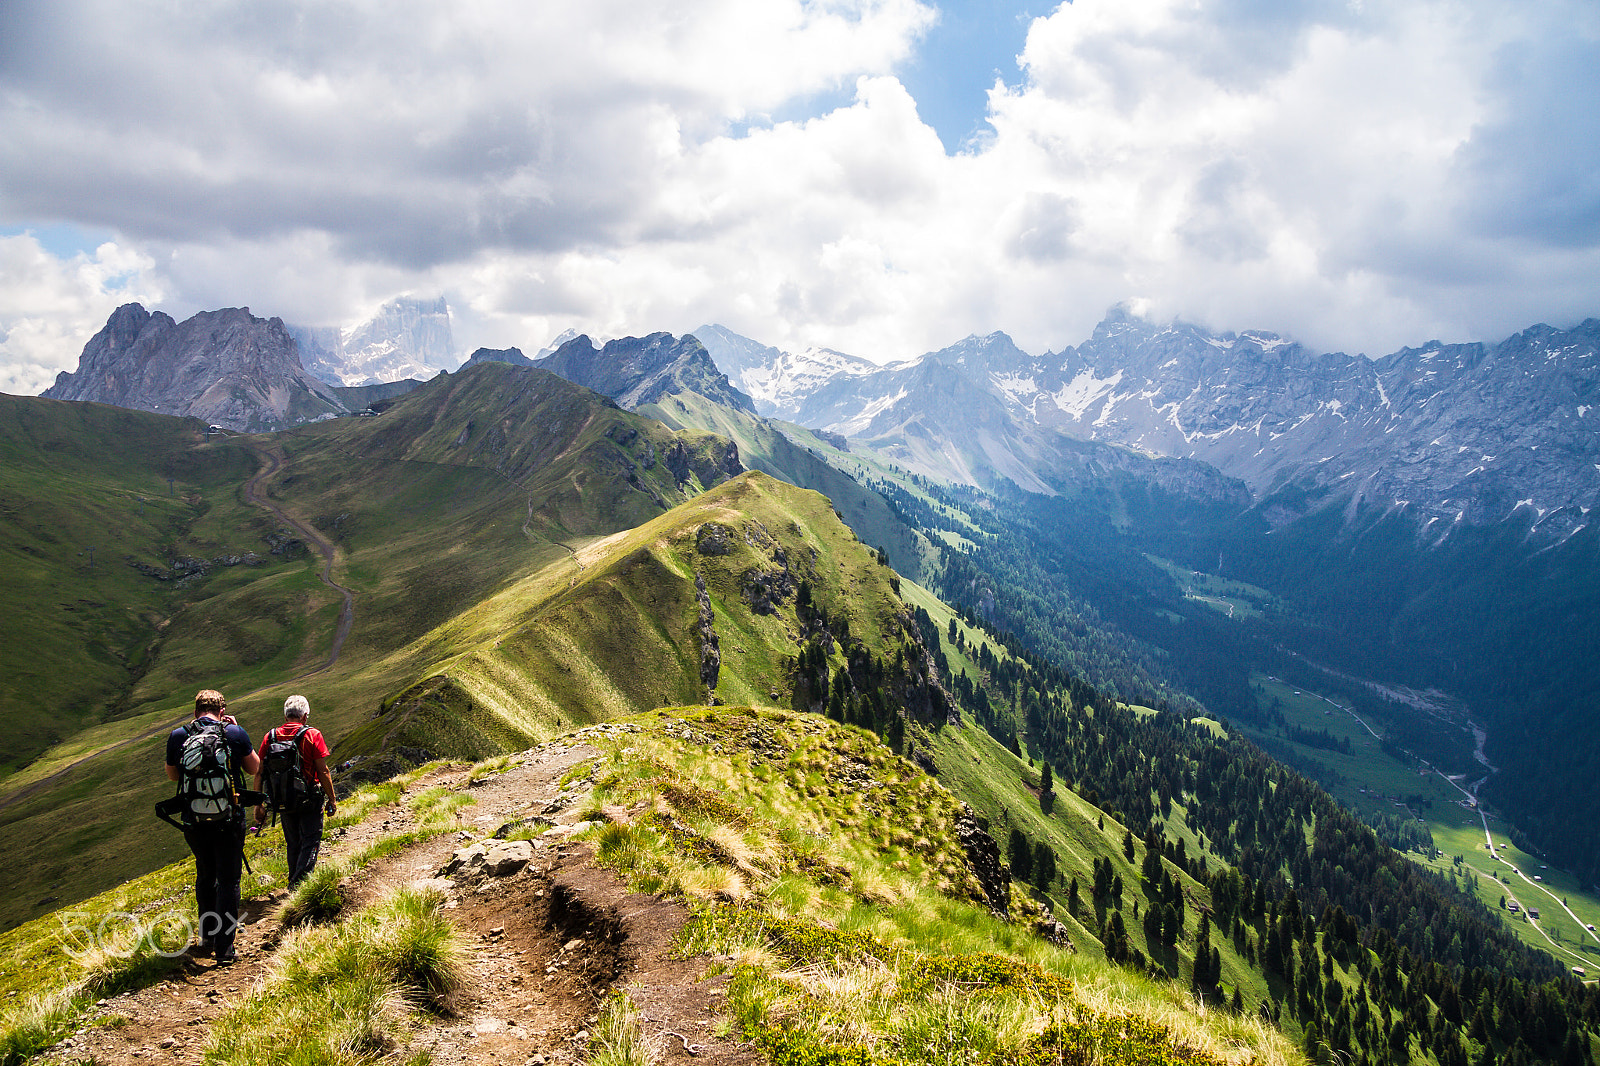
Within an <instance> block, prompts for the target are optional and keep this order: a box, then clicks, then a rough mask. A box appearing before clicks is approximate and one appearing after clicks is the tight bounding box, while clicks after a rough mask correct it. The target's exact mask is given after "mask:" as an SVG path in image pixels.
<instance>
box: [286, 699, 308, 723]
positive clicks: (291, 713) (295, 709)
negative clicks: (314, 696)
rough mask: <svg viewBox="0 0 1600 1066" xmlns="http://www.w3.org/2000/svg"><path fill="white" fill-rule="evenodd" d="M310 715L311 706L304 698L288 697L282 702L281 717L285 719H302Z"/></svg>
mask: <svg viewBox="0 0 1600 1066" xmlns="http://www.w3.org/2000/svg"><path fill="white" fill-rule="evenodd" d="M310 713H311V704H310V703H308V702H307V701H306V698H305V697H304V696H290V697H289V698H288V699H286V700H284V701H283V716H284V717H285V718H304V717H305V716H306V715H308V714H310Z"/></svg>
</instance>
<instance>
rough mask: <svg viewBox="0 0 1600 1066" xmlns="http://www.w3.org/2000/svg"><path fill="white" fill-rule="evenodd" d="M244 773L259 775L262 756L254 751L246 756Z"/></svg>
mask: <svg viewBox="0 0 1600 1066" xmlns="http://www.w3.org/2000/svg"><path fill="white" fill-rule="evenodd" d="M244 772H245V773H247V774H259V773H260V772H261V756H259V755H257V754H256V753H255V752H253V751H252V752H251V753H250V754H249V755H246V756H245V757H244Z"/></svg>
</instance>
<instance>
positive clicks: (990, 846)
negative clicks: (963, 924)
mask: <svg viewBox="0 0 1600 1066" xmlns="http://www.w3.org/2000/svg"><path fill="white" fill-rule="evenodd" d="M956 839H957V840H959V841H960V842H961V849H962V850H963V851H965V852H966V853H967V865H968V866H970V867H971V868H972V873H973V876H974V877H976V878H977V879H978V884H980V885H982V886H983V895H984V898H985V899H987V900H988V901H989V907H990V908H991V909H992V910H995V911H998V912H999V913H1001V914H1008V913H1010V906H1011V875H1010V872H1009V871H1008V870H1007V869H1006V866H1005V863H1003V862H1001V861H1000V845H999V844H997V843H995V839H994V837H992V836H990V835H989V831H988V830H987V829H986V828H985V827H984V826H983V824H982V823H981V822H979V821H978V816H977V815H976V814H974V813H973V812H972V808H971V807H969V806H967V805H966V804H965V803H963V804H962V805H961V813H960V814H959V815H957V816H956Z"/></svg>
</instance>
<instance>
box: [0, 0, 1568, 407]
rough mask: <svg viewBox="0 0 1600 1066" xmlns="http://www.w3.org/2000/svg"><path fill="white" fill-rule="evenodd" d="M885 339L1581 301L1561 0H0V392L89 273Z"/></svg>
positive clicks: (126, 283)
mask: <svg viewBox="0 0 1600 1066" xmlns="http://www.w3.org/2000/svg"><path fill="white" fill-rule="evenodd" d="M405 293H409V294H413V295H418V296H431V295H435V294H438V293H443V294H445V295H446V296H447V297H448V299H449V301H450V304H451V306H452V309H453V311H454V314H455V328H456V336H457V342H458V345H459V346H460V347H461V348H462V349H463V351H464V352H465V351H470V350H471V349H472V348H473V347H476V346H477V345H480V344H481V345H489V346H493V347H504V346H506V345H512V344H515V345H519V346H521V347H523V348H524V349H526V350H533V349H536V348H538V347H540V346H541V345H543V344H544V343H546V342H547V341H548V340H549V339H550V338H551V337H553V336H554V335H555V334H557V333H558V332H560V331H561V330H563V329H566V328H568V327H576V328H578V329H581V330H585V331H588V332H591V333H594V334H596V335H601V336H615V335H621V334H627V333H644V332H649V331H654V330H660V329H665V330H671V331H673V332H681V331H685V330H689V329H692V328H694V327H695V326H697V325H699V324H701V323H702V322H706V321H715V322H721V323H724V324H726V325H728V326H730V327H732V328H734V329H736V330H738V331H740V332H743V333H746V334H748V335H750V336H752V337H755V338H757V339H759V340H761V341H764V342H766V343H771V344H777V345H780V346H783V347H791V348H792V347H801V346H805V345H809V344H819V345H826V346H830V347H835V348H838V349H841V350H844V351H848V352H852V353H856V354H859V355H863V356H866V357H868V358H873V359H878V360H887V359H891V358H903V357H907V356H912V355H916V354H918V353H920V352H923V351H926V350H929V349H932V348H937V347H942V346H943V345H945V344H948V343H951V342H953V341H955V340H957V339H959V338H960V337H962V336H965V335H966V334H969V333H973V332H979V333H983V332H988V331H990V330H995V329H1003V330H1005V331H1007V332H1008V333H1010V334H1011V335H1012V336H1013V337H1015V338H1016V339H1017V341H1018V343H1020V344H1021V345H1022V346H1023V347H1024V348H1027V349H1028V350H1030V351H1035V352H1042V351H1045V350H1047V349H1051V350H1059V349H1060V348H1062V347H1063V346H1065V345H1068V344H1073V343H1077V342H1079V341H1080V340H1082V339H1083V338H1084V337H1085V336H1086V335H1087V334H1088V333H1089V331H1090V330H1091V329H1092V328H1093V325H1094V323H1095V322H1096V321H1098V320H1099V318H1100V317H1101V315H1102V314H1103V312H1104V311H1105V310H1106V308H1107V307H1109V306H1111V305H1112V304H1116V303H1119V302H1123V301H1134V302H1135V303H1134V306H1136V307H1138V308H1140V309H1142V310H1143V311H1144V312H1145V313H1147V314H1149V315H1151V316H1153V317H1157V318H1163V319H1164V318H1170V317H1182V318H1186V319H1189V320H1191V321H1198V322H1201V323H1203V324H1206V325H1210V326H1212V327H1214V328H1219V329H1246V328H1262V329H1271V330H1276V331H1278V332H1280V333H1283V334H1286V335H1289V336H1293V337H1295V338H1297V339H1300V340H1302V341H1304V342H1306V343H1308V344H1310V345H1312V346H1314V347H1318V348H1324V349H1343V350H1347V351H1365V352H1368V353H1369V354H1381V353H1384V352H1387V351H1391V350H1393V349H1394V348H1397V347H1399V346H1400V345H1402V344H1406V343H1419V342H1421V341H1424V340H1427V339H1430V338H1433V337H1439V338H1441V339H1445V340H1465V339H1487V340H1495V339H1499V338H1500V337H1502V336H1505V335H1506V334H1508V333H1511V332H1513V331H1515V330H1517V329H1520V328H1522V327H1524V326H1526V325H1529V324H1532V323H1534V322H1537V321H1546V322H1550V323H1551V324H1553V325H1570V324H1572V323H1574V322H1576V321H1578V320H1580V319H1582V318H1584V317H1588V316H1591V315H1600V7H1597V6H1596V5H1595V4H1594V3H1593V2H1592V0H1570V2H1569V0H1521V2H1518V3H1515V4H1507V3H1505V2H1504V0H1442V2H1427V0H1420V2H1419V0H1381V2H1379V0H1077V2H1076V3H1070V4H1061V5H1060V6H1050V5H1049V4H1047V3H1018V2H1015V0H1011V2H1007V0H960V2H956V0H951V2H947V3H935V2H924V3H919V2H917V0H682V2H672V3H668V2H663V0H583V2H581V3H580V2H572V0H567V2H551V0H456V2H453V3H450V4H440V3H437V2H433V0H429V2H417V0H315V2H313V0H240V2H229V0H159V2H156V0H4V2H3V3H0V391H5V392H12V393H32V392H37V391H38V390H39V389H41V388H43V387H45V386H46V385H48V384H49V383H50V381H51V380H52V379H53V377H54V375H55V372H56V371H58V370H61V369H71V368H73V367H75V366H76V363H77V355H78V352H79V351H80V350H81V349H82V346H83V343H84V342H85V341H86V340H87V339H88V337H89V336H91V335H92V334H93V333H94V332H95V331H96V330H97V329H98V328H99V327H100V326H101V325H102V324H103V323H104V321H105V318H106V316H107V314H109V312H110V311H111V310H112V308H114V307H115V306H116V305H118V304H119V303H123V302H127V301H130V300H137V301H140V302H142V303H144V304H145V305H146V306H147V307H150V308H152V309H154V308H161V309H164V310H166V311H168V312H169V313H171V314H173V315H174V316H175V317H179V318H182V317H185V316H187V315H188V314H191V313H193V312H195V311H198V310H204V309H210V308H216V307H224V306H241V305H243V306H249V307H250V308H251V309H252V310H253V311H255V313H257V314H260V315H278V316H281V317H283V318H284V319H286V320H288V321H290V322H292V323H299V324H305V325H335V324H351V323H353V322H355V321H359V320H360V319H361V318H363V317H365V316H366V315H367V314H368V313H370V312H371V310H372V309H373V308H374V307H375V306H376V305H377V304H379V303H381V302H382V301H384V300H386V299H389V298H392V297H394V296H396V295H399V294H405Z"/></svg>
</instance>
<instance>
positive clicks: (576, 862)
mask: <svg viewBox="0 0 1600 1066" xmlns="http://www.w3.org/2000/svg"><path fill="white" fill-rule="evenodd" d="M596 755H598V752H597V751H596V750H595V749H594V748H591V747H588V746H587V745H584V744H573V745H569V744H566V743H563V742H561V741H555V742H552V743H549V744H546V745H544V746H542V747H540V748H535V749H533V750H531V751H528V752H524V753H522V754H521V755H519V756H515V757H514V760H515V761H514V764H513V765H512V767H511V768H510V769H508V770H506V771H505V772H503V773H500V774H496V775H494V776H491V777H487V778H479V779H478V780H477V781H469V780H468V775H467V773H466V772H465V771H464V770H461V769H454V770H446V771H435V772H434V773H433V774H430V775H429V776H427V777H424V778H422V779H421V780H419V781H417V782H415V783H414V784H413V785H412V786H411V788H410V791H409V792H408V793H407V794H405V795H402V796H401V798H400V800H399V801H398V802H396V803H393V804H390V805H388V806H384V807H379V808H376V809H374V810H373V811H372V812H370V813H369V814H368V816H367V818H366V819H365V820H364V821H363V822H362V823H361V824H359V825H355V826H351V827H349V829H348V830H345V831H343V832H342V833H341V831H338V830H335V831H334V834H332V836H333V839H330V840H329V841H328V842H327V843H325V844H324V845H323V858H322V862H330V861H335V860H337V859H338V858H339V857H340V856H342V855H349V854H353V853H355V852H358V851H360V850H361V849H362V848H364V847H366V846H368V845H370V844H372V843H373V842H374V841H375V840H377V839H379V837H381V836H383V835H387V834H398V833H403V832H406V831H407V830H409V829H411V828H413V827H414V821H413V815H412V812H411V810H410V808H409V806H408V804H407V802H406V801H407V800H408V799H410V798H411V797H413V796H415V795H417V794H418V793H420V792H422V791H423V790H424V789H427V788H431V787H435V786H442V787H444V788H447V789H449V790H451V791H452V792H461V793H465V794H467V795H470V796H471V797H473V799H474V800H476V802H475V803H473V804H472V805H470V806H466V807H463V808H461V809H460V810H458V812H457V822H458V826H459V829H458V831H456V832H452V833H448V834H446V835H443V836H439V837H435V838H433V839H432V840H428V841H426V842H424V843H421V844H417V845H413V846H412V847H410V848H407V849H405V850H403V851H400V852H397V853H395V854H393V855H390V856H388V857H387V858H384V859H381V860H379V861H378V862H377V863H374V864H373V865H372V866H370V867H368V868H367V869H365V870H363V871H361V872H360V873H358V874H356V875H354V876H353V877H351V878H350V879H349V881H348V882H347V884H348V885H349V887H350V888H351V896H352V897H353V898H352V902H351V903H350V904H349V905H347V907H346V913H347V914H348V913H352V912H354V911H355V910H357V909H358V908H360V907H362V906H365V905H367V904H369V903H373V902H376V901H378V900H380V899H382V898H383V897H384V896H385V895H387V894H388V893H390V892H392V891H394V890H395V889H396V888H399V887H401V886H404V885H408V884H411V883H414V882H417V881H422V880H427V881H428V883H429V885H430V886H432V887H436V888H440V889H442V890H443V892H444V895H445V902H444V908H445V909H444V911H443V913H444V914H446V915H447V916H449V918H450V921H451V923H452V924H453V925H454V926H455V927H456V929H457V930H458V931H459V933H460V936H461V939H462V940H463V942H464V944H465V946H466V956H467V957H466V960H465V973H466V985H465V988H464V989H463V991H462V993H461V995H460V996H459V997H458V999H457V1000H456V1001H455V1002H454V1003H453V1009H452V1010H449V1011H445V1012H439V1013H417V1014H415V1015H411V1016H410V1017H409V1019H408V1020H403V1021H402V1022H400V1023H399V1024H398V1025H397V1026H396V1027H395V1028H396V1030H397V1031H396V1032H395V1034H394V1044H395V1046H394V1047H392V1048H391V1049H390V1052H391V1054H390V1055H389V1056H388V1058H389V1060H390V1061H410V1060H413V1059H415V1058H417V1057H419V1056H424V1055H425V1056H426V1057H427V1060H428V1061H431V1062H433V1063H435V1064H437V1066H510V1064H523V1063H539V1062H542V1063H546V1064H549V1066H567V1064H575V1063H579V1062H582V1061H584V1060H585V1059H586V1058H587V1054H586V1052H587V1051H588V1048H587V1045H588V1042H589V1034H590V1033H591V1032H592V1031H593V1028H594V1023H595V1019H596V1013H597V1010H598V1008H599V1005H600V1002H601V1000H602V998H603V997H604V996H606V995H607V994H608V993H609V992H612V991H614V990H615V991H620V992H623V993H625V994H626V995H627V996H628V998H629V1000H630V1001H631V1004H632V1007H633V1010H634V1011H635V1012H636V1013H637V1015H638V1017H639V1022H640V1025H641V1029H642V1032H643V1035H644V1036H645V1039H646V1040H647V1041H648V1042H649V1043H650V1045H651V1046H652V1048H653V1049H654V1051H655V1052H656V1055H655V1057H654V1058H653V1059H652V1061H653V1062H657V1063H661V1064H664V1066H676V1064H685V1063H690V1062H693V1063H714V1064H718V1066H755V1064H756V1063H758V1062H759V1061H760V1060H759V1059H758V1057H757V1055H756V1053H755V1051H754V1049H753V1048H751V1047H750V1046H748V1045H745V1044H742V1043H740V1042H739V1041H738V1040H737V1039H736V1038H732V1037H728V1036H718V1035H717V1034H718V1033H719V1032H720V1031H726V1029H727V1023H726V1021H725V1018H724V1009H725V1004H726V998H727V997H726V992H725V989H726V985H727V978H726V977H708V976H707V966H708V963H709V960H708V959H706V958H703V957H702V958H690V959H678V958H674V957H673V954H674V952H673V941H674V938H675V937H676V935H677V933H678V931H679V930H680V929H682V927H683V924H684V922H685V921H686V920H687V917H688V915H687V912H686V911H685V909H684V908H683V907H682V906H681V905H679V904H677V903H671V902H667V901H664V900H660V899H656V898H654V897H651V896H643V895H639V894H636V893H630V892H629V891H628V890H627V889H626V888H625V887H624V886H622V885H621V884H620V883H618V882H617V880H616V878H615V877H614V876H613V875H612V874H611V873H610V872H608V871H606V870H603V869H598V868H596V867H594V866H593V865H592V864H591V861H590V860H591V857H592V854H593V851H592V849H591V848H590V847H589V846H588V845H586V844H573V843H571V842H570V841H569V839H568V838H569V837H570V836H571V834H572V832H573V831H574V829H576V828H577V822H578V818H579V814H580V812H581V811H583V810H584V809H585V808H586V807H587V806H588V804H589V797H590V792H589V788H590V786H589V785H588V784H587V783H585V782H582V781H581V780H580V782H579V783H576V784H569V785H568V786H567V787H565V788H563V787H562V786H561V784H560V782H561V781H562V780H563V778H564V777H568V776H571V773H570V772H571V771H573V769H574V768H575V767H580V766H581V765H582V764H583V763H585V762H586V761H588V760H589V759H591V758H593V757H595V756H596ZM581 772H582V771H581V770H579V771H578V773H579V775H580V776H581ZM538 812H543V813H538ZM536 813H538V816H539V817H540V818H542V819H545V820H547V821H548V822H551V823H553V825H551V826H550V827H549V828H546V829H543V831H542V832H541V833H540V834H539V835H538V836H536V837H535V839H534V841H533V842H532V843H531V851H532V856H533V857H532V860H531V861H530V862H529V863H528V865H527V866H526V867H524V868H522V869H520V870H518V871H516V872H514V873H511V874H508V875H507V876H503V877H496V876H493V875H491V874H486V873H479V874H477V875H473V874H471V873H470V872H469V873H461V874H456V875H455V876H454V878H453V880H441V879H439V878H438V877H437V876H436V875H437V874H438V873H439V872H440V871H441V870H442V868H443V867H444V866H445V865H446V863H447V862H449V860H450V858H451V855H452V852H453V851H455V850H456V849H461V848H464V847H466V846H467V845H468V844H470V843H472V842H474V841H478V840H483V841H486V842H487V843H488V844H496V843H498V842H497V841H496V840H495V839H494V837H493V835H492V834H494V833H495V831H496V830H497V829H499V828H500V827H501V826H506V825H508V824H515V825H519V826H520V825H525V824H527V821H528V820H529V818H530V816H531V815H534V814H536ZM247 887H248V882H247ZM282 895H283V894H282V892H281V891H280V892H278V893H275V894H274V898H272V899H266V900H256V901H251V902H249V903H247V904H246V905H245V916H244V919H243V920H244V927H243V929H242V931H241V933H240V936H239V939H238V942H237V947H238V951H239V961H238V963H237V964H235V965H234V966H232V967H228V968H219V967H217V966H216V965H215V964H213V963H212V962H210V961H209V960H196V961H187V960H186V961H184V962H183V963H182V964H181V965H180V967H179V969H177V970H176V971H175V972H173V973H172V974H170V975H169V976H168V977H167V978H166V979H165V980H162V981H160V982H158V983H156V984H153V985H151V986H149V987H147V988H143V989H140V990H137V991H133V992H128V993H125V994H123V995H119V996H115V997H112V998H110V999H107V1000H104V1001H103V1002H101V1003H100V1004H99V1005H98V1006H97V1007H96V1008H95V1009H94V1011H92V1012H91V1014H90V1015H89V1016H88V1017H86V1018H84V1019H83V1020H82V1024H81V1025H80V1026H79V1028H78V1029H77V1030H76V1031H75V1032H74V1033H73V1034H72V1035H71V1036H69V1037H68V1038H67V1039H65V1040H63V1041H62V1042H61V1043H59V1044H57V1045H56V1046H55V1047H54V1048H52V1049H50V1050H49V1051H46V1052H44V1053H43V1054H42V1055H41V1056H40V1057H39V1059H38V1060H37V1061H40V1062H42V1063H50V1064H52V1066H69V1064H72V1063H81V1062H84V1061H91V1062H94V1063H96V1064H98V1066H150V1064H151V1063H171V1064H174V1066H180V1064H181V1066H200V1064H201V1063H202V1062H203V1058H204V1053H205V1049H206V1046H207V1043H208V1041H209V1039H210V1036H211V1032H210V1027H211V1025H212V1023H213V1021H214V1020H215V1019H216V1018H218V1017H219V1016H220V1015H221V1014H223V1013H224V1012H225V1011H227V1010H228V1009H229V1008H231V1007H233V1006H235V1005H237V1004H239V1003H240V1002H241V1001H242V1000H244V999H245V998H246V997H248V996H250V995H253V994H261V989H262V987H263V983H264V982H266V981H268V980H270V979H271V977H272V974H273V969H274V959H275V955H276V952H277V950H278V946H279V944H280V943H281V941H282V939H283V937H284V935H285V933H286V932H287V930H285V929H284V928H283V927H282V926H281V925H280V923H279V919H278V914H279V911H280V909H281V899H282ZM167 905H170V906H173V907H183V908H189V907H192V906H193V904H192V901H191V900H189V899H188V898H187V897H180V898H178V899H176V900H173V901H171V902H170V903H169V904H167ZM267 994H271V993H270V992H269V993H267Z"/></svg>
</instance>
